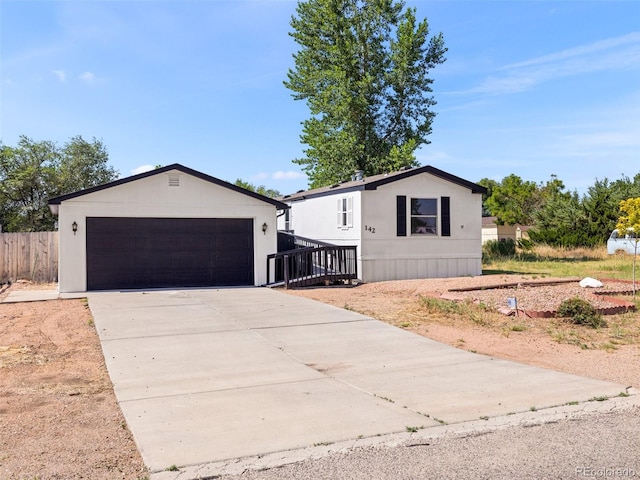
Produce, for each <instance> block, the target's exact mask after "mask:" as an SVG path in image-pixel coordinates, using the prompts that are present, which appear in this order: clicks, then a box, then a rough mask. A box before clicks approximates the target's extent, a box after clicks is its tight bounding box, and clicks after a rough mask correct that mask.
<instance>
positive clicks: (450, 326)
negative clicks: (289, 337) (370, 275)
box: [283, 275, 640, 388]
mask: <svg viewBox="0 0 640 480" xmlns="http://www.w3.org/2000/svg"><path fill="white" fill-rule="evenodd" d="M552 280H561V279H550V278H538V279H536V278H532V277H531V276H523V275H488V276H482V277H464V278H449V279H419V280H401V281H390V282H379V283H370V284H362V285H359V286H357V287H326V288H306V289H298V290H283V291H284V292H286V293H288V294H290V295H298V296H302V297H306V298H311V299H313V300H318V301H321V302H324V303H329V304H331V305H335V306H337V307H340V308H346V309H349V310H354V311H357V312H360V313H363V314H365V315H369V316H372V317H374V318H377V319H379V320H382V321H384V322H387V323H390V324H392V325H395V326H397V327H400V328H404V329H406V330H410V331H412V332H415V333H418V334H420V335H424V336H426V337H429V338H431V339H433V340H437V341H439V342H442V343H446V344H448V345H452V346H454V347H457V348H461V349H464V350H468V351H472V352H476V353H480V354H485V355H489V356H493V357H497V358H504V359H507V360H514V361H517V362H522V363H526V364H529V365H535V366H539V367H544V368H549V369H552V370H557V371H562V372H566V373H573V374H576V375H580V376H584V377H590V378H596V379H600V380H608V381H612V382H616V383H620V384H622V385H624V386H634V387H636V388H638V387H640V314H639V313H637V312H634V313H626V314H623V315H612V316H608V317H607V324H608V327H607V328H602V329H597V330H595V329H592V328H589V327H584V326H576V325H571V324H567V323H565V322H563V321H562V320H561V319H556V318H516V317H506V316H504V315H502V314H500V313H498V312H497V311H492V308H494V307H495V305H493V304H492V305H491V306H490V308H489V309H488V310H487V311H483V310H482V309H475V310H469V311H468V313H467V312H462V313H458V314H447V313H439V312H432V311H429V310H428V309H426V308H425V306H424V304H423V300H422V299H423V298H426V297H439V296H440V295H442V294H444V293H446V292H448V291H449V290H451V289H460V288H481V287H489V286H495V285H496V284H498V285H501V284H502V285H507V284H512V283H515V284H517V283H519V282H536V281H539V282H549V281H552ZM541 288H542V289H543V290H538V289H541ZM575 288H576V287H575V286H574V285H570V284H564V283H562V284H558V285H556V286H546V287H539V286H538V287H531V288H530V289H527V290H526V294H524V293H522V292H521V293H522V295H521V294H518V295H521V296H522V299H523V300H524V297H525V296H526V297H527V302H528V303H525V305H529V306H530V307H531V308H536V309H537V308H539V309H543V308H548V307H543V306H542V305H541V304H540V302H544V304H545V305H556V306H557V305H559V304H560V302H561V301H562V300H563V299H564V298H570V297H571V296H572V295H573V293H575V292H574V290H575ZM578 288H580V287H578ZM485 295H486V296H485ZM492 295H494V298H493V299H492V300H489V297H490V296H492ZM474 296H475V297H479V296H485V297H483V298H484V301H485V302H487V304H488V303H490V302H494V303H495V304H496V305H497V304H498V303H500V304H503V303H505V302H506V297H507V296H511V294H510V293H508V292H506V291H501V292H497V293H496V292H491V291H490V290H476V291H474V292H469V297H470V298H472V299H473V298H474ZM518 300H520V298H519V299H518ZM605 301H606V300H605ZM536 302H538V303H536Z"/></svg>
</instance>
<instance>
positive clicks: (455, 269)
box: [359, 257, 482, 282]
mask: <svg viewBox="0 0 640 480" xmlns="http://www.w3.org/2000/svg"><path fill="white" fill-rule="evenodd" d="M360 261H361V265H360V266H359V271H360V272H361V278H362V280H363V281H364V282H379V281H384V280H407V279H414V278H449V277H465V276H478V275H482V258H481V257H476V258H474V257H465V258H460V257H452V258H442V257H440V258H363V259H361V260H360Z"/></svg>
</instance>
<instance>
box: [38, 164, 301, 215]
mask: <svg viewBox="0 0 640 480" xmlns="http://www.w3.org/2000/svg"><path fill="white" fill-rule="evenodd" d="M172 170H178V171H180V172H182V173H185V174H187V175H191V176H193V177H196V178H199V179H200V180H204V181H205V182H210V183H213V184H214V185H218V186H220V187H224V188H228V189H229V190H233V191H234V192H238V193H241V194H243V195H247V196H249V197H253V198H256V199H258V200H262V201H263V202H266V203H270V204H271V205H274V206H276V207H277V208H278V210H286V209H288V208H289V205H287V204H286V203H282V202H280V201H278V200H276V199H274V198H269V197H265V196H264V195H260V194H259V193H256V192H252V191H251V190H247V189H245V188H242V187H238V186H237V185H233V184H232V183H229V182H225V181H224V180H220V179H219V178H216V177H212V176H210V175H207V174H205V173H202V172H198V171H197V170H193V169H191V168H188V167H185V166H184V165H180V164H179V163H174V164H172V165H167V166H166V167H160V168H156V169H155V170H151V171H149V172H144V173H140V174H138V175H132V176H130V177H125V178H120V179H118V180H115V181H113V182H109V183H105V184H103V185H98V186H96V187H91V188H87V189H85V190H79V191H77V192H73V193H68V194H66V195H60V196H59V197H55V198H51V199H49V205H60V203H62V202H64V201H65V200H70V199H72V198H77V197H81V196H83V195H87V194H89V193H94V192H99V191H100V190H106V189H107V188H112V187H117V186H118V185H124V184H125V183H129V182H135V181H136V180H142V179H143V178H147V177H152V176H154V175H160V174H163V173H166V172H169V171H172Z"/></svg>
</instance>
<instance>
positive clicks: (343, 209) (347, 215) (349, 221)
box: [338, 197, 353, 229]
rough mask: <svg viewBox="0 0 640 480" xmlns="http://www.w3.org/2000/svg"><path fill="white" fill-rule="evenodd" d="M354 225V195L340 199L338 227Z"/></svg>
mask: <svg viewBox="0 0 640 480" xmlns="http://www.w3.org/2000/svg"><path fill="white" fill-rule="evenodd" d="M351 227H353V197H341V198H339V199H338V228H343V229H345V228H351Z"/></svg>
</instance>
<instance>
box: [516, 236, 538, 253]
mask: <svg viewBox="0 0 640 480" xmlns="http://www.w3.org/2000/svg"><path fill="white" fill-rule="evenodd" d="M533 247H535V244H534V243H533V241H531V240H529V239H528V238H521V239H520V240H518V248H520V249H521V250H524V251H527V252H528V251H530V250H533Z"/></svg>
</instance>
